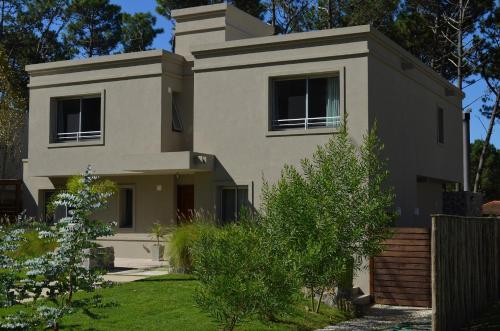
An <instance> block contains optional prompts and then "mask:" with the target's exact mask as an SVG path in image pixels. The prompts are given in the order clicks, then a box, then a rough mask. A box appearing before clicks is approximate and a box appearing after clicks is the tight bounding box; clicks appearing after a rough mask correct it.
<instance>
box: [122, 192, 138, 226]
mask: <svg viewBox="0 0 500 331" xmlns="http://www.w3.org/2000/svg"><path fill="white" fill-rule="evenodd" d="M118 198H119V215H118V218H119V226H120V228H123V229H131V228H133V226H134V199H135V197H134V188H133V187H130V186H122V187H120V190H119V193H118Z"/></svg>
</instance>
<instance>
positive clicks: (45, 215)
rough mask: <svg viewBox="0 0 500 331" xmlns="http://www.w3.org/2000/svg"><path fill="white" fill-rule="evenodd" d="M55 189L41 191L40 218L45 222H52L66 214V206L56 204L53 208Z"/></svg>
mask: <svg viewBox="0 0 500 331" xmlns="http://www.w3.org/2000/svg"><path fill="white" fill-rule="evenodd" d="M56 194H57V191H56V190H44V191H42V204H43V209H42V219H43V221H44V222H45V223H47V224H54V223H55V222H57V221H59V220H60V219H61V218H63V217H66V216H67V215H68V212H67V208H66V207H63V206H58V207H56V208H54V207H53V206H52V202H53V201H54V198H55V197H56Z"/></svg>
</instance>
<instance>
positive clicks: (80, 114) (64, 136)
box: [53, 96, 102, 143]
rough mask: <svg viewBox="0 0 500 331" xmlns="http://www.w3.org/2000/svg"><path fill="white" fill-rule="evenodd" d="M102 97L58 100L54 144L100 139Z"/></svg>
mask: <svg viewBox="0 0 500 331" xmlns="http://www.w3.org/2000/svg"><path fill="white" fill-rule="evenodd" d="M101 125H102V123H101V97H100V96H85V97H76V98H64V99H60V100H57V115H56V125H55V133H54V139H53V141H54V142H58V143H60V142H74V141H88V140H95V139H100V138H101V136H102V127H101Z"/></svg>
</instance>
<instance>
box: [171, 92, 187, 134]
mask: <svg viewBox="0 0 500 331" xmlns="http://www.w3.org/2000/svg"><path fill="white" fill-rule="evenodd" d="M177 95H178V93H177V92H172V105H171V107H172V114H171V116H172V118H171V122H172V125H171V126H172V131H173V132H179V133H182V132H183V131H184V125H183V124H182V118H181V115H180V112H179V106H178V105H177V100H176V99H178V97H177ZM174 117H177V121H178V122H179V123H178V124H179V127H178V128H176V125H175V124H174V123H175V120H174Z"/></svg>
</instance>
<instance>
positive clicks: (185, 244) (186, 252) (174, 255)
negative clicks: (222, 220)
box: [167, 212, 215, 274]
mask: <svg viewBox="0 0 500 331" xmlns="http://www.w3.org/2000/svg"><path fill="white" fill-rule="evenodd" d="M214 229H215V221H214V219H213V217H212V216H210V215H208V214H206V213H203V212H196V213H195V214H194V217H193V219H192V220H190V221H189V222H187V223H183V224H181V225H179V226H178V227H176V228H175V229H174V230H173V231H172V234H171V236H170V238H169V240H168V241H167V250H168V255H169V256H170V263H171V264H172V266H173V267H174V268H175V269H176V270H177V271H178V272H184V273H188V274H190V273H192V272H193V257H192V250H193V246H194V244H195V242H196V241H197V240H198V239H199V238H200V236H201V234H202V233H204V232H206V231H211V230H214Z"/></svg>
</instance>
